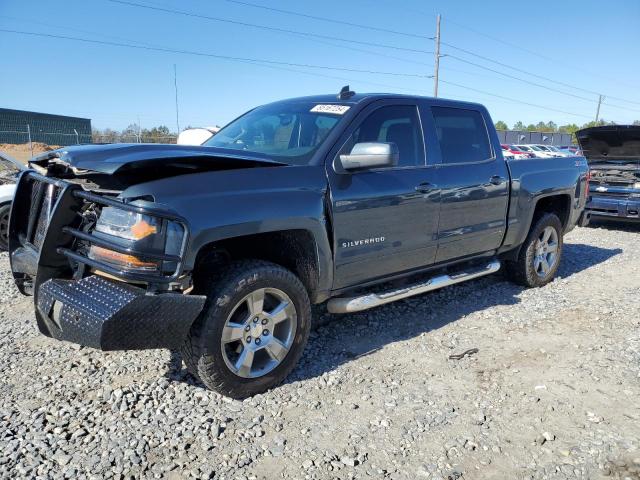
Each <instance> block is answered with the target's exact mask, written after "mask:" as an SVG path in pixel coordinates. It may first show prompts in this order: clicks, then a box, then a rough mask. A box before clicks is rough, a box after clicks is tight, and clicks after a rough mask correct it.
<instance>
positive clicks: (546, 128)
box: [495, 119, 640, 135]
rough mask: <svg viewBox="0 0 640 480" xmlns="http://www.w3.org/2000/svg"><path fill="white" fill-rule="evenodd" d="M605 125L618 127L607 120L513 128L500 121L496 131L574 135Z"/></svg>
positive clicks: (638, 121) (520, 125)
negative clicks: (585, 129) (580, 123)
mask: <svg viewBox="0 0 640 480" xmlns="http://www.w3.org/2000/svg"><path fill="white" fill-rule="evenodd" d="M604 125H616V122H608V121H607V120H604V119H601V120H598V121H597V122H596V121H591V122H588V123H585V124H583V125H582V126H579V125H577V124H575V123H568V124H566V125H558V124H557V123H555V122H554V121H551V120H550V121H548V122H538V123H535V124H534V123H530V124H529V125H525V124H524V123H522V122H520V121H518V122H516V123H514V124H513V126H512V127H511V128H509V126H508V125H507V124H506V122H503V121H502V120H498V121H497V122H496V123H495V126H496V130H520V131H525V132H548V133H570V134H572V135H573V134H574V133H576V132H577V131H578V130H581V129H583V128H589V127H601V126H604ZM633 125H640V120H636V121H634V122H633Z"/></svg>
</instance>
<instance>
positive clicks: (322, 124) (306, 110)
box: [204, 102, 350, 165]
mask: <svg viewBox="0 0 640 480" xmlns="http://www.w3.org/2000/svg"><path fill="white" fill-rule="evenodd" d="M349 108H350V107H349V106H348V105H339V104H317V103H310V102H279V103H275V104H271V105H265V106H263V107H258V108H256V109H254V110H251V111H250V112H248V113H246V114H245V115H243V116H242V117H240V118H238V119H236V120H234V121H233V122H231V123H230V124H229V125H227V126H226V127H224V128H223V129H222V130H220V131H219V132H218V133H216V134H215V135H214V136H213V137H211V139H210V140H207V141H206V142H205V143H204V145H206V146H209V147H218V148H229V149H234V150H246V151H248V152H255V153H261V154H264V155H267V156H268V157H270V158H272V159H273V160H276V161H279V162H283V163H287V164H289V165H307V164H309V162H310V160H311V158H312V157H313V154H314V153H315V151H316V150H317V149H318V147H319V146H320V145H321V144H322V142H323V141H324V139H325V138H327V135H328V134H329V132H330V131H331V130H332V129H333V128H334V127H335V126H336V125H337V123H338V121H339V120H340V118H341V117H342V115H343V114H344V113H345V112H346V111H347V110H349Z"/></svg>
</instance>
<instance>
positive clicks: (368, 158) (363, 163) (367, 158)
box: [340, 142, 400, 171]
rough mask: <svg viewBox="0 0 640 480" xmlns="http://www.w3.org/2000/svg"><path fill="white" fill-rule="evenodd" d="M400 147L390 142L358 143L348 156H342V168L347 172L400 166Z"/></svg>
mask: <svg viewBox="0 0 640 480" xmlns="http://www.w3.org/2000/svg"><path fill="white" fill-rule="evenodd" d="M399 158H400V155H399V153H398V147H397V146H396V144H395V143H392V142H388V143H384V142H363V143H356V144H355V145H354V146H353V148H352V149H351V153H349V154H348V155H340V163H341V164H342V168H344V169H345V170H347V171H351V170H363V169H369V168H381V167H395V166H396V165H398V159H399Z"/></svg>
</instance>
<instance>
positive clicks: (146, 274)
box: [9, 160, 204, 350]
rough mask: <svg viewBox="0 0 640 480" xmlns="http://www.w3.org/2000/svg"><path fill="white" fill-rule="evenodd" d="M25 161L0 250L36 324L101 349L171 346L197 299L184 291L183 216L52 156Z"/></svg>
mask: <svg viewBox="0 0 640 480" xmlns="http://www.w3.org/2000/svg"><path fill="white" fill-rule="evenodd" d="M32 167H35V168H37V169H38V172H36V171H35V170H27V171H25V172H23V173H22V175H21V176H20V179H19V182H18V185H17V188H16V194H15V201H14V207H13V209H12V212H11V220H10V233H9V251H10V262H11V269H12V271H13V275H14V278H15V281H16V284H17V286H18V288H19V289H20V291H21V292H22V293H23V294H27V295H31V294H32V295H34V303H35V306H36V317H37V322H38V327H39V329H40V331H41V332H42V333H43V334H45V335H47V336H50V337H53V338H56V339H60V340H68V341H71V342H75V343H79V344H82V345H86V346H90V347H95V348H100V349H102V350H121V349H143V348H175V347H177V346H178V345H179V344H180V343H181V342H182V340H183V339H184V337H185V336H186V334H187V332H188V330H189V328H190V326H191V323H192V322H193V320H194V319H195V318H196V317H197V315H198V314H199V312H200V311H201V309H202V307H203V305H204V297H199V296H191V295H185V294H184V292H185V291H188V290H189V287H190V277H189V275H188V274H186V273H185V272H183V258H184V255H185V250H186V248H187V242H188V238H189V225H188V223H187V222H186V221H185V220H184V219H183V218H181V217H180V216H179V215H177V214H175V213H174V212H172V211H170V210H168V209H164V208H158V207H157V206H156V205H154V204H153V202H152V201H151V200H152V199H145V198H139V199H131V198H120V197H119V196H118V195H119V192H118V191H116V190H111V189H110V188H111V187H112V185H109V186H108V188H104V186H103V185H101V184H100V183H99V182H100V180H99V175H94V174H92V173H91V172H84V171H75V172H74V171H73V170H72V169H71V168H70V167H69V166H68V165H64V162H60V161H59V160H54V161H53V162H46V161H40V164H39V165H38V164H33V165H32ZM54 173H56V176H55V177H53V176H51V175H52V174H54ZM60 177H63V178H60ZM105 178H107V177H105ZM96 182H98V183H96ZM105 212H108V215H107V214H106V213H105ZM101 217H102V218H103V219H104V218H105V217H107V219H108V221H102V222H101V220H100V219H101ZM105 224H107V225H105Z"/></svg>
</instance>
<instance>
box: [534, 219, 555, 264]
mask: <svg viewBox="0 0 640 480" xmlns="http://www.w3.org/2000/svg"><path fill="white" fill-rule="evenodd" d="M557 261H558V232H557V231H556V229H555V228H553V227H551V226H549V227H545V229H544V230H542V232H541V233H540V236H539V237H538V239H537V240H536V243H535V253H534V257H533V269H534V270H535V272H536V274H537V275H538V276H539V277H546V276H547V275H548V274H549V272H550V271H551V270H553V268H554V267H555V265H556V262H557Z"/></svg>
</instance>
